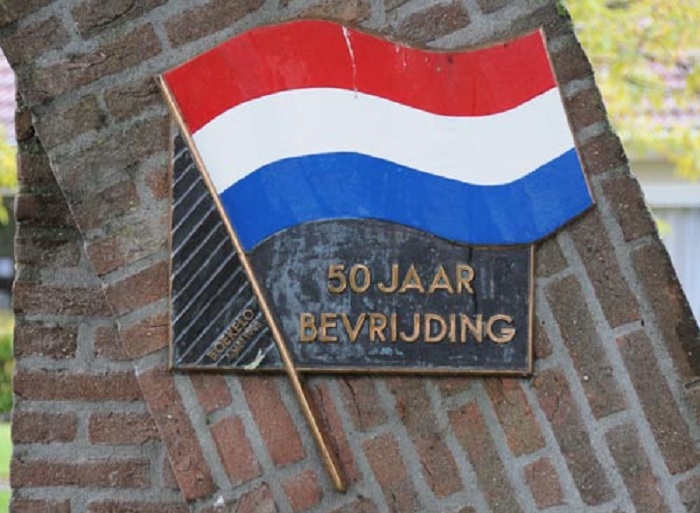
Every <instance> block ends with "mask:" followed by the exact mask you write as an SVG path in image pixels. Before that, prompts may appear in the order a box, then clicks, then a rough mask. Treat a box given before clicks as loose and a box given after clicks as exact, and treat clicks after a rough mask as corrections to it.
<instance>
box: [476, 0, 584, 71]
mask: <svg viewBox="0 0 700 513" xmlns="http://www.w3.org/2000/svg"><path fill="white" fill-rule="evenodd" d="M482 1H484V2H491V1H494V2H495V3H497V4H499V3H501V0H482ZM539 29H544V33H545V36H546V38H547V40H548V41H551V40H552V39H555V38H557V37H559V36H563V35H567V36H570V35H571V18H570V17H569V15H568V13H566V12H565V11H563V10H562V8H561V4H553V3H548V4H547V5H545V6H544V7H542V8H540V9H538V10H536V11H534V12H533V13H532V14H531V15H529V16H521V17H520V18H518V19H516V20H515V22H513V23H512V24H511V25H510V27H509V28H508V30H507V31H506V32H505V33H504V34H507V35H509V36H510V37H513V38H515V37H518V36H520V35H522V34H525V33H527V32H532V31H534V30H539ZM502 37H503V36H502ZM571 58H572V59H577V58H578V59H580V55H572V56H571ZM559 84H560V85H565V82H562V81H560V82H559Z"/></svg>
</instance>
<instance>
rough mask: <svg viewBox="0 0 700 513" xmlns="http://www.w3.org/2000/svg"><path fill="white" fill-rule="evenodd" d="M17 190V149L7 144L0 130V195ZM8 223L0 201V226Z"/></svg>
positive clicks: (7, 214) (6, 214) (7, 216)
mask: <svg viewBox="0 0 700 513" xmlns="http://www.w3.org/2000/svg"><path fill="white" fill-rule="evenodd" d="M16 189H17V149H16V148H15V146H13V145H11V144H10V143H8V142H7V137H6V136H5V134H4V133H2V130H1V129H0V193H1V195H7V194H11V193H14V192H15V191H16ZM8 221H9V213H8V212H7V209H6V208H5V205H4V204H3V202H2V201H0V224H6V223H7V222H8Z"/></svg>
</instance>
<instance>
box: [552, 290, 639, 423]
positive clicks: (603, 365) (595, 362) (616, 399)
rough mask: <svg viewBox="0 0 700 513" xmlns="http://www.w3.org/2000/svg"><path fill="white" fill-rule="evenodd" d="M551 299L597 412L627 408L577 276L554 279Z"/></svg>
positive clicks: (560, 328)
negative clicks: (556, 280)
mask: <svg viewBox="0 0 700 513" xmlns="http://www.w3.org/2000/svg"><path fill="white" fill-rule="evenodd" d="M547 299H548V300H549V304H550V306H551V308H552V312H553V313H554V317H555V319H556V321H557V323H558V324H559V331H560V332H561V337H562V339H563V340H564V344H565V345H566V348H567V350H568V351H569V356H571V360H572V361H573V363H574V367H575V368H576V373H577V374H578V377H579V379H580V380H581V384H582V385H583V389H584V391H585V392H586V398H587V399H588V403H589V404H590V405H591V409H592V410H593V414H594V415H595V416H596V417H598V418H600V417H605V416H606V415H610V414H611V413H615V412H617V411H620V410H623V409H624V408H625V399H624V397H623V396H622V393H621V392H620V388H619V386H618V384H617V381H616V379H615V372H614V370H613V367H612V365H611V364H610V362H609V361H608V358H607V356H606V354H605V349H604V348H603V342H602V341H601V339H600V337H599V336H597V335H596V323H595V321H594V320H593V318H592V316H591V314H590V313H589V311H588V307H587V305H586V300H585V296H584V293H583V290H582V289H581V286H580V285H579V283H578V281H577V280H576V278H575V277H573V276H567V277H566V278H564V279H562V280H560V281H558V282H556V283H552V284H551V285H550V286H549V287H548V288H547ZM583 341H585V342H586V343H585V345H584V344H583V343H582V342H583Z"/></svg>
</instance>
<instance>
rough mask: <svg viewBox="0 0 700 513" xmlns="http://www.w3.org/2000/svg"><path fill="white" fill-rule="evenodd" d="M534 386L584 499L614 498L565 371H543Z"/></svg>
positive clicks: (590, 501) (597, 501)
mask: <svg viewBox="0 0 700 513" xmlns="http://www.w3.org/2000/svg"><path fill="white" fill-rule="evenodd" d="M533 386H534V388H535V390H536V392H537V398H538V400H539V402H540V406H541V407H542V409H543V410H544V413H545V415H546V416H547V420H549V422H550V424H551V426H552V431H554V436H555V437H556V439H557V442H559V448H560V450H561V453H562V455H563V456H564V459H565V460H566V464H567V466H568V467H569V471H570V472H571V476H572V477H573V480H574V483H575V484H576V487H577V488H578V490H579V492H580V494H581V498H582V499H583V501H584V502H585V503H586V504H588V505H589V506H596V505H598V504H603V503H605V502H607V501H609V500H610V499H612V497H613V492H612V489H611V487H610V483H609V482H608V480H607V478H606V477H605V472H604V471H603V468H602V466H601V464H600V461H598V458H597V456H596V452H595V450H594V448H593V446H592V445H591V440H590V437H589V436H588V432H587V431H586V427H585V426H584V424H583V419H582V418H581V412H580V411H579V410H578V407H577V406H576V403H575V401H574V398H573V397H572V396H571V391H570V390H569V385H568V383H567V382H566V378H565V377H564V374H563V373H562V372H561V371H560V370H548V371H544V372H542V373H541V374H540V375H539V376H538V377H537V378H535V381H534V383H533Z"/></svg>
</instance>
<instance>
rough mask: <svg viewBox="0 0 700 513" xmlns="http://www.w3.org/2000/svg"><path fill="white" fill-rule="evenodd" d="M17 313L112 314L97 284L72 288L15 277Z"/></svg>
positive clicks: (14, 302) (14, 304)
mask: <svg viewBox="0 0 700 513" xmlns="http://www.w3.org/2000/svg"><path fill="white" fill-rule="evenodd" d="M12 295H13V300H12V303H13V307H14V310H15V313H16V314H49V315H78V316H85V317H93V316H98V315H109V313H110V312H109V308H108V307H107V303H106V302H105V299H104V295H103V294H102V291H101V290H100V289H99V288H97V287H94V288H69V287H59V286H54V285H42V284H40V283H26V282H19V281H16V282H15V284H14V286H13V288H12Z"/></svg>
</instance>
